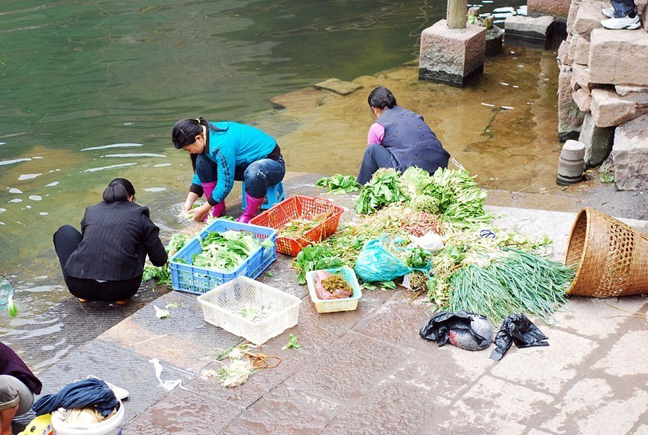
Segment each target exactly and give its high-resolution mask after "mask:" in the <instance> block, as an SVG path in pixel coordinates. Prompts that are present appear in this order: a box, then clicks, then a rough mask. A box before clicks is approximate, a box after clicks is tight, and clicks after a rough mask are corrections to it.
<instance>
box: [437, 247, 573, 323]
mask: <svg viewBox="0 0 648 435" xmlns="http://www.w3.org/2000/svg"><path fill="white" fill-rule="evenodd" d="M505 252H506V255H503V256H501V257H500V258H498V259H496V260H495V261H493V262H491V263H490V264H488V265H485V266H482V265H479V264H471V265H468V266H466V267H462V268H460V269H458V270H457V271H456V272H455V273H454V274H453V275H452V278H451V282H452V287H453V290H452V292H451V293H450V300H449V308H450V310H451V311H459V310H466V311H469V312H472V313H479V314H482V315H484V316H487V317H488V318H490V319H491V320H492V321H494V322H495V321H501V320H503V319H504V318H505V317H507V316H508V315H510V314H513V313H519V312H524V313H527V314H531V315H534V316H538V317H540V318H541V319H542V320H544V321H545V322H549V321H550V320H551V317H552V315H553V313H554V311H555V310H556V309H557V308H558V307H559V306H561V305H562V304H564V303H565V301H566V299H567V293H566V291H567V288H568V286H569V284H570V283H571V281H572V280H573V278H574V274H575V273H574V271H573V270H572V269H571V268H569V267H566V266H563V265H562V264H560V263H557V262H555V261H551V260H548V259H546V258H543V257H541V256H539V255H537V254H533V253H528V252H522V251H517V250H512V249H509V250H507V251H505Z"/></svg>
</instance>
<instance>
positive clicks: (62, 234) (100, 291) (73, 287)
mask: <svg viewBox="0 0 648 435" xmlns="http://www.w3.org/2000/svg"><path fill="white" fill-rule="evenodd" d="M82 238H83V237H82V236H81V233H80V232H79V231H78V230H77V229H76V228H74V227H73V226H70V225H63V226H62V227H61V228H59V230H58V231H57V232H56V233H54V249H55V250H56V255H58V258H59V262H60V263H61V270H62V271H63V279H64V280H65V284H66V285H67V287H68V290H70V293H72V294H73V295H74V296H76V297H77V298H81V299H87V300H89V301H104V302H115V301H125V300H127V299H129V298H130V297H131V296H133V295H134V294H135V293H137V289H139V286H140V284H141V283H142V275H141V274H140V275H139V276H137V277H135V278H132V279H126V280H123V281H105V282H99V281H97V280H94V279H85V278H75V277H73V276H68V275H67V273H65V263H67V261H68V258H70V255H72V253H73V252H74V251H75V250H76V249H77V248H78V247H79V244H80V243H81V240H82Z"/></svg>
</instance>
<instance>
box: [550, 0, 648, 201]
mask: <svg viewBox="0 0 648 435" xmlns="http://www.w3.org/2000/svg"><path fill="white" fill-rule="evenodd" d="M647 1H648V0H639V1H636V4H637V9H638V10H639V15H640V17H641V19H642V23H643V26H642V28H641V29H638V30H607V29H604V28H603V27H602V26H601V20H603V19H605V17H604V16H603V14H601V10H602V9H604V8H608V7H610V3H609V2H608V1H601V0H572V2H571V5H570V8H569V14H568V18H567V38H566V39H565V41H563V43H562V44H561V46H560V48H559V49H558V66H559V68H560V75H559V89H558V136H559V138H560V139H561V140H566V139H570V138H575V137H578V140H579V141H580V142H582V143H583V144H585V149H586V152H585V160H586V161H585V163H586V164H587V165H588V166H590V167H592V166H597V165H600V164H601V163H602V162H603V160H605V159H606V158H608V157H611V160H612V161H613V163H614V168H615V174H614V175H615V181H616V185H617V188H619V189H621V190H643V189H648V22H647V20H646V19H645V18H646V13H648V7H647V6H646V2H647Z"/></svg>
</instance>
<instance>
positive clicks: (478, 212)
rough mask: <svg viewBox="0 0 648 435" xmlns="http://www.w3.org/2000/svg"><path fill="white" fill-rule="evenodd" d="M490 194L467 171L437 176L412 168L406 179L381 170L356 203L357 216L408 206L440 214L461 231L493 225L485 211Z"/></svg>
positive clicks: (442, 173) (443, 173)
mask: <svg viewBox="0 0 648 435" xmlns="http://www.w3.org/2000/svg"><path fill="white" fill-rule="evenodd" d="M485 199H486V191H485V190H483V189H481V188H479V186H478V185H477V183H476V182H475V181H474V177H471V176H470V175H469V174H468V172H467V171H465V170H452V169H443V168H439V169H438V170H437V171H436V172H435V173H434V174H433V175H430V174H428V172H427V171H425V170H423V169H420V168H417V167H410V168H408V169H407V170H406V171H405V172H404V173H403V174H402V175H399V173H398V172H396V171H395V170H393V169H379V170H378V171H376V173H375V174H374V175H373V177H372V178H371V181H370V182H369V183H367V184H366V185H365V186H364V188H363V189H362V191H361V192H360V197H359V198H358V200H357V202H356V212H357V213H359V214H371V213H374V212H375V211H377V210H378V209H380V208H382V207H384V206H387V205H389V204H394V203H401V202H404V203H406V204H408V205H409V206H410V207H411V208H413V209H415V210H420V211H424V212H429V213H436V214H440V215H441V217H442V219H443V220H445V221H447V222H450V223H451V224H452V225H455V226H457V227H459V228H469V227H472V226H475V225H477V224H483V223H488V222H490V219H491V218H490V216H489V215H488V214H487V213H486V212H485V211H484V203H485Z"/></svg>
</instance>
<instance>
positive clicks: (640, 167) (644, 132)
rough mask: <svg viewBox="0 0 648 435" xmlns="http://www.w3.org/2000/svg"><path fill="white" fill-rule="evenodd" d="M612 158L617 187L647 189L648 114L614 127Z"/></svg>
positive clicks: (622, 188)
mask: <svg viewBox="0 0 648 435" xmlns="http://www.w3.org/2000/svg"><path fill="white" fill-rule="evenodd" d="M612 160H613V161H614V180H615V182H616V186H617V189H619V190H646V189H648V114H646V115H642V116H640V117H638V118H635V119H633V120H632V121H630V122H627V123H625V124H623V125H620V126H619V127H617V128H616V131H615V133H614V146H613V148H612Z"/></svg>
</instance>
